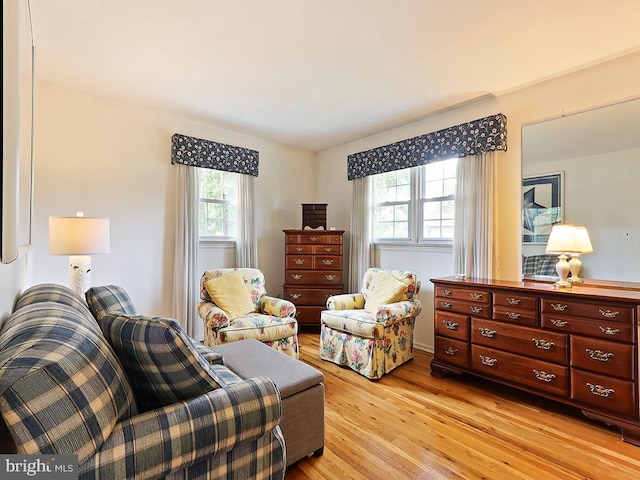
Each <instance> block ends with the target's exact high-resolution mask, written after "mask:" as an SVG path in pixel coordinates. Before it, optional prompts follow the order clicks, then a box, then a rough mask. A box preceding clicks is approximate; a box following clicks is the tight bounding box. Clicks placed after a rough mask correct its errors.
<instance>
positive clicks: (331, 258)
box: [313, 255, 341, 270]
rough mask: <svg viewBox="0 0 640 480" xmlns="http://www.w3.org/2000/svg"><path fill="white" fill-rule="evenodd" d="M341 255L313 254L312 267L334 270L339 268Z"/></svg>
mask: <svg viewBox="0 0 640 480" xmlns="http://www.w3.org/2000/svg"><path fill="white" fill-rule="evenodd" d="M340 263H341V257H339V256H335V255H314V257H313V268H317V269H320V270H335V269H336V268H340Z"/></svg>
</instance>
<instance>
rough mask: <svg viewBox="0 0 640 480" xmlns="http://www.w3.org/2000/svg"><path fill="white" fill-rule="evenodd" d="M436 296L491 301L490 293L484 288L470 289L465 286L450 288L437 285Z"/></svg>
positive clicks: (482, 301)
mask: <svg viewBox="0 0 640 480" xmlns="http://www.w3.org/2000/svg"><path fill="white" fill-rule="evenodd" d="M435 296H436V297H443V298H450V299H456V300H464V301H468V302H478V303H491V293H490V292H487V291H485V290H472V289H466V288H451V287H445V286H442V285H437V286H436V289H435Z"/></svg>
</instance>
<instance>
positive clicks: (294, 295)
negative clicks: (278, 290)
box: [289, 293, 302, 300]
mask: <svg viewBox="0 0 640 480" xmlns="http://www.w3.org/2000/svg"><path fill="white" fill-rule="evenodd" d="M289 296H290V297H291V298H293V299H294V300H297V299H299V298H300V297H301V296H302V294H301V293H291V294H289Z"/></svg>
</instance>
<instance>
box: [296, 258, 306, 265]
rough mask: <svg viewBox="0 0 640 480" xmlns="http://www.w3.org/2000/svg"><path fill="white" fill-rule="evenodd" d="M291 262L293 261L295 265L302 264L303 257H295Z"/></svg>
mask: <svg viewBox="0 0 640 480" xmlns="http://www.w3.org/2000/svg"><path fill="white" fill-rule="evenodd" d="M293 263H295V264H296V265H304V259H302V258H296V259H295V260H294V261H293Z"/></svg>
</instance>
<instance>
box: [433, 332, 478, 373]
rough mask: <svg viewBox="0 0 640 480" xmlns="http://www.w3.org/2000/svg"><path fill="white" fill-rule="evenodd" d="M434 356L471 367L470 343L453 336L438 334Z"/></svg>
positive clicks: (461, 365)
mask: <svg viewBox="0 0 640 480" xmlns="http://www.w3.org/2000/svg"><path fill="white" fill-rule="evenodd" d="M435 340H436V341H435V343H436V346H435V348H434V352H433V356H434V357H435V358H436V359H438V360H440V361H442V362H446V363H450V364H452V365H457V366H458V367H462V368H469V344H468V343H467V342H461V341H459V340H453V339H452V338H445V337H439V336H436V339H435Z"/></svg>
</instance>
